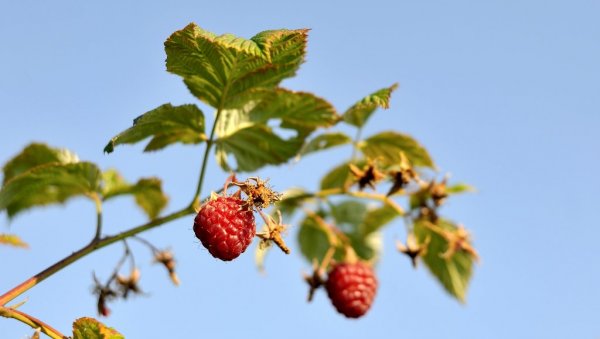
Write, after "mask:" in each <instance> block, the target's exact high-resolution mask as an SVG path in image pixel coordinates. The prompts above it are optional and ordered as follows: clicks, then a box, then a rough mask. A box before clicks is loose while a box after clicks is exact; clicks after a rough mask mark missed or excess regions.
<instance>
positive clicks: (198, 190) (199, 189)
mask: <svg viewBox="0 0 600 339" xmlns="http://www.w3.org/2000/svg"><path fill="white" fill-rule="evenodd" d="M226 89H227V88H226ZM225 93H226V91H225ZM223 97H225V94H223ZM221 112H223V103H222V102H221V104H220V105H219V107H218V108H217V114H216V115H215V121H214V123H213V125H212V129H211V131H210V136H209V137H208V140H207V141H206V149H205V150H204V158H203V159H202V167H201V169H200V178H199V179H198V186H197V187H196V193H194V198H193V199H192V202H191V203H190V206H194V204H195V203H196V199H197V198H198V197H199V196H200V193H202V184H203V183H204V175H205V174H206V167H207V166H206V164H207V163H208V156H209V154H210V149H211V148H212V145H213V144H214V143H215V131H216V130H217V122H218V121H219V117H220V116H221Z"/></svg>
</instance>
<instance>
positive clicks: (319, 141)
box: [300, 132, 352, 155]
mask: <svg viewBox="0 0 600 339" xmlns="http://www.w3.org/2000/svg"><path fill="white" fill-rule="evenodd" d="M351 142H352V138H350V137H349V136H347V135H346V134H344V133H341V132H334V133H324V134H320V135H318V136H316V137H315V138H313V139H312V140H310V141H309V142H308V143H306V144H305V145H304V147H302V150H301V151H300V154H301V155H305V154H308V153H312V152H318V151H322V150H325V149H328V148H332V147H335V146H340V145H346V144H349V143H351Z"/></svg>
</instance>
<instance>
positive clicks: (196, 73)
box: [165, 24, 307, 109]
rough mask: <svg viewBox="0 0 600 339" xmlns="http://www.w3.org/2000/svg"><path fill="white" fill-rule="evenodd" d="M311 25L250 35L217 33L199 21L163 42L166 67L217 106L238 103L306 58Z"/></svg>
mask: <svg viewBox="0 0 600 339" xmlns="http://www.w3.org/2000/svg"><path fill="white" fill-rule="evenodd" d="M306 38H307V30H305V29H300V30H271V31H265V32H261V33H259V34H257V35H256V36H254V37H253V38H251V39H249V40H247V39H244V38H239V37H236V36H234V35H231V34H224V35H220V36H217V35H215V34H213V33H211V32H208V31H205V30H203V29H202V28H200V27H198V26H197V25H195V24H189V25H188V26H186V27H185V28H184V29H182V30H180V31H177V32H175V33H173V34H172V35H171V36H170V37H169V38H168V39H167V41H166V42H165V51H166V53H167V71H169V72H171V73H174V74H177V75H180V76H181V77H183V79H184V82H185V84H186V85H187V87H188V89H189V90H190V92H192V94H193V95H195V96H196V97H197V98H198V99H200V100H202V101H204V102H205V103H207V104H209V105H211V106H213V107H215V108H221V109H225V108H232V107H233V108H235V107H237V105H238V104H240V103H242V104H243V103H245V102H246V101H248V99H247V98H246V97H245V96H247V95H248V93H249V92H250V91H252V90H254V89H257V88H273V87H275V86H277V85H278V84H279V82H281V80H283V79H285V78H288V77H291V76H293V75H294V74H295V73H296V70H297V69H298V67H299V66H300V64H301V63H302V62H303V61H304V55H305V47H306Z"/></svg>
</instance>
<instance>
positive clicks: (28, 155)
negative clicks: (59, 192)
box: [2, 143, 79, 185]
mask: <svg viewBox="0 0 600 339" xmlns="http://www.w3.org/2000/svg"><path fill="white" fill-rule="evenodd" d="M78 161H79V158H78V157H77V155H76V154H75V153H73V152H71V151H69V150H67V149H61V148H54V147H50V146H48V145H46V144H41V143H31V144H29V145H27V146H26V147H25V148H24V149H23V150H22V151H21V152H20V153H19V154H17V155H16V156H15V157H14V158H12V159H10V160H9V161H8V162H7V163H6V164H4V167H3V168H2V170H3V172H4V179H3V181H2V184H3V185H4V184H6V182H7V181H9V180H10V179H12V178H13V177H15V176H17V175H19V174H21V173H23V172H25V171H27V170H29V169H31V168H33V167H36V166H39V165H43V164H47V163H52V162H56V163H61V164H68V163H74V162H78Z"/></svg>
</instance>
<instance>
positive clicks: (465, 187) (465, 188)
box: [446, 183, 476, 194]
mask: <svg viewBox="0 0 600 339" xmlns="http://www.w3.org/2000/svg"><path fill="white" fill-rule="evenodd" d="M475 191H476V189H475V187H473V186H471V185H469V184H465V183H458V184H454V185H450V186H448V187H446V193H448V194H459V193H466V192H475Z"/></svg>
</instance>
